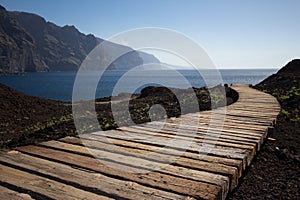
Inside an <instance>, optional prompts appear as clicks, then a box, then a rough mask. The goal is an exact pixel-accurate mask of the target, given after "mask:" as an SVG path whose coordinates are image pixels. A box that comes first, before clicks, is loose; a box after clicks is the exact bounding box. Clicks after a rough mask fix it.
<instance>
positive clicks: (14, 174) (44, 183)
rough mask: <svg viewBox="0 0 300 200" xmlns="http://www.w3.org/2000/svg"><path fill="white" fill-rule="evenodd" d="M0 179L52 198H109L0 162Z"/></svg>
mask: <svg viewBox="0 0 300 200" xmlns="http://www.w3.org/2000/svg"><path fill="white" fill-rule="evenodd" d="M0 179H1V180H2V181H4V182H7V183H9V184H12V185H15V186H17V187H22V188H25V189H28V190H32V191H34V192H38V193H41V194H44V195H45V196H47V197H49V198H52V199H61V198H62V197H64V199H95V200H96V199H99V198H101V199H111V198H108V197H105V196H101V195H96V194H93V193H90V192H86V191H84V190H80V189H77V188H75V187H72V186H69V185H65V184H62V183H60V182H57V181H53V180H50V179H47V178H43V177H40V176H37V175H34V174H30V173H28V172H24V171H22V170H18V169H14V168H11V167H8V166H5V165H3V164H0Z"/></svg>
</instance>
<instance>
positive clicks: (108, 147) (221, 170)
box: [56, 138, 241, 189]
mask: <svg viewBox="0 0 300 200" xmlns="http://www.w3.org/2000/svg"><path fill="white" fill-rule="evenodd" d="M63 141H64V142H67V143H71V144H76V145H80V144H81V140H79V139H77V140H76V138H71V139H70V138H64V139H63ZM56 147H57V146H56ZM85 147H88V148H89V149H90V148H92V149H97V150H102V151H109V152H113V153H117V154H124V155H127V156H131V157H137V158H142V159H147V160H152V161H155V162H160V163H168V164H170V165H174V164H175V166H181V167H185V168H188V169H194V170H199V171H205V172H210V173H214V174H220V175H223V176H227V177H230V178H231V179H232V181H231V187H230V188H231V189H233V188H235V187H236V186H237V183H238V178H239V177H240V175H241V174H238V169H237V168H235V167H232V166H227V165H224V164H219V163H210V162H204V161H201V160H192V159H188V158H184V157H179V158H178V157H177V156H174V155H167V154H161V153H157V152H155V151H148V150H141V149H132V148H126V147H116V146H115V145H114V144H111V143H104V142H101V141H96V140H89V141H85ZM78 150H79V148H78V149H77V150H76V151H78ZM92 151H95V150H92ZM100 152H101V151H97V152H96V153H100ZM80 153H84V151H80ZM104 153H105V152H104ZM104 153H103V154H104ZM170 161H174V163H173V162H172V163H171V162H170ZM199 180H200V179H199ZM209 181H210V180H208V181H207V180H206V182H209Z"/></svg>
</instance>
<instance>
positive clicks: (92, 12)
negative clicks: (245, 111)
mask: <svg viewBox="0 0 300 200" xmlns="http://www.w3.org/2000/svg"><path fill="white" fill-rule="evenodd" d="M0 4H1V5H3V6H4V7H6V9H7V10H11V11H12V10H17V11H26V12H33V13H36V14H39V15H41V16H43V17H44V18H45V19H46V20H47V21H51V22H54V23H56V24H58V25H60V26H63V25H75V26H76V27H77V28H78V29H79V30H80V31H81V32H84V33H92V34H94V35H96V36H98V37H100V38H104V39H105V38H109V37H110V36H112V35H114V34H117V33H119V32H122V31H126V30H128V29H133V28H141V27H163V28H169V29H173V30H176V31H179V32H181V33H184V34H186V35H187V36H189V37H191V38H192V39H194V40H195V41H196V42H198V43H199V44H200V45H201V46H202V47H203V48H204V49H205V50H206V51H207V53H208V54H209V56H210V57H211V58H212V59H213V61H214V62H215V63H216V65H217V66H218V67H219V68H279V67H281V66H282V65H284V64H285V63H286V62H288V61H289V60H291V59H293V58H300V11H299V10H300V0H247V1H246V0H244V1H243V0H87V1H82V0H68V1H67V0H49V1H48V0H28V1H25V0H0Z"/></svg>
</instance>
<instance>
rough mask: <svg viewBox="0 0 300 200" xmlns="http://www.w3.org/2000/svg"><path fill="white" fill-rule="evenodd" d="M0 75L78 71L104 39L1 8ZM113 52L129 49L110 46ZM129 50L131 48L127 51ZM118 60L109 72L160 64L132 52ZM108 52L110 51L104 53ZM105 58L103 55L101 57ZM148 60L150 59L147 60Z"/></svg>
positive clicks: (35, 16)
mask: <svg viewBox="0 0 300 200" xmlns="http://www.w3.org/2000/svg"><path fill="white" fill-rule="evenodd" d="M0 21H1V24H0V73H18V72H40V71H70V70H77V69H78V67H79V66H80V65H81V63H82V61H83V60H84V59H85V57H86V56H87V55H88V54H89V52H90V51H91V50H92V49H93V48H94V47H95V46H96V45H98V44H99V43H100V42H102V41H104V40H103V39H100V38H97V37H95V36H94V35H91V34H89V35H85V34H83V33H80V32H79V31H78V30H77V29H76V28H75V27H74V26H64V27H60V26H57V25H55V24H53V23H51V22H47V21H46V20H45V19H44V18H42V17H40V16H38V15H35V14H32V13H24V12H9V11H6V10H5V8H3V7H0ZM110 45H111V49H113V50H114V51H116V50H118V49H121V48H129V47H125V46H122V45H118V44H114V43H111V44H110ZM129 49H130V48H129ZM130 51H131V52H129V53H127V54H126V55H124V56H122V57H120V58H119V59H117V60H116V61H115V62H114V63H113V64H112V65H111V69H119V68H122V69H128V68H130V67H132V66H137V65H141V64H143V63H144V61H143V57H147V60H146V62H147V63H148V62H158V63H159V61H158V60H157V59H156V58H155V57H154V56H152V55H149V54H146V55H147V56H144V53H141V54H142V55H143V57H142V56H140V53H139V52H137V51H133V50H132V49H130ZM106 53H109V52H106ZM100 57H101V59H105V54H103V55H101V56H100ZM150 58H151V59H150Z"/></svg>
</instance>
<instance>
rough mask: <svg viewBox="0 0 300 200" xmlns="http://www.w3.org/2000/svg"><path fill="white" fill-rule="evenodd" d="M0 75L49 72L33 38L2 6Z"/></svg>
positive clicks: (0, 11) (0, 15)
mask: <svg viewBox="0 0 300 200" xmlns="http://www.w3.org/2000/svg"><path fill="white" fill-rule="evenodd" d="M0 21H1V23H0V73H17V72H24V71H45V70H48V67H47V65H46V63H45V62H44V61H43V59H42V58H41V56H40V55H39V54H38V53H37V49H36V45H35V41H34V39H33V38H32V36H31V35H30V34H29V33H28V32H27V31H26V30H25V29H24V28H23V27H21V26H20V25H19V23H18V22H17V21H16V19H15V18H14V17H13V16H11V14H10V13H9V12H7V11H6V10H5V8H3V7H2V6H0Z"/></svg>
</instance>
